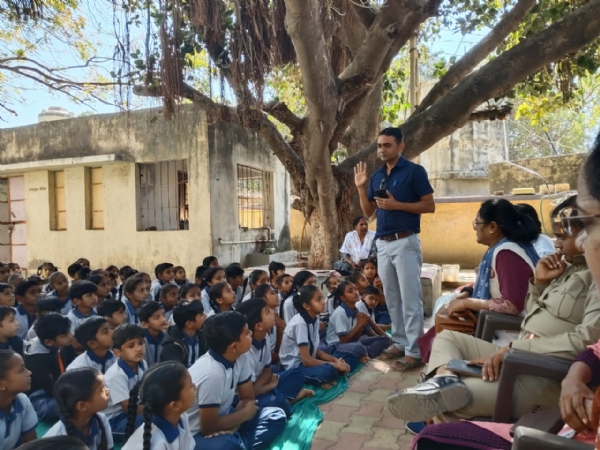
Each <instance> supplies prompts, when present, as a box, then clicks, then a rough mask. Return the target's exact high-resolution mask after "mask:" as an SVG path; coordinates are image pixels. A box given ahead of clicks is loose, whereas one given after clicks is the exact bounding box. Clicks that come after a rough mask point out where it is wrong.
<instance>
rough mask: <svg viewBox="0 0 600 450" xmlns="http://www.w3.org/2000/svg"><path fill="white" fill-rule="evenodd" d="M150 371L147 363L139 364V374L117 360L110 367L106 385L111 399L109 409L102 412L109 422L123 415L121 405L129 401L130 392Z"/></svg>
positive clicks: (123, 362) (105, 379)
mask: <svg viewBox="0 0 600 450" xmlns="http://www.w3.org/2000/svg"><path fill="white" fill-rule="evenodd" d="M146 370H148V365H147V364H146V361H142V362H141V363H138V372H137V374H136V373H134V372H133V370H131V368H130V367H129V366H128V365H127V363H126V362H125V361H123V360H122V359H119V358H117V362H116V363H115V364H113V365H112V366H110V368H109V369H108V370H107V371H106V374H105V375H104V383H105V384H106V387H107V388H108V389H109V390H110V399H109V400H108V406H107V408H106V409H105V410H104V411H102V414H104V415H105V416H106V417H107V418H108V419H109V420H110V419H112V418H113V417H116V416H118V415H119V414H121V413H123V414H126V412H125V411H123V408H121V405H120V403H121V402H122V401H125V400H129V392H130V391H131V390H132V389H133V387H134V386H135V385H136V384H137V382H138V381H140V380H141V379H142V375H144V372H145V371H146Z"/></svg>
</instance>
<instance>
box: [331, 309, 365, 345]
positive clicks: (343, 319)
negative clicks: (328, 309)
mask: <svg viewBox="0 0 600 450" xmlns="http://www.w3.org/2000/svg"><path fill="white" fill-rule="evenodd" d="M357 315H358V309H357V308H355V309H354V311H352V310H350V308H348V305H346V304H345V303H344V302H342V304H341V305H340V306H338V307H337V308H335V311H333V314H332V315H331V316H330V317H329V325H328V326H327V345H328V346H330V345H337V344H339V343H340V336H345V335H347V334H348V333H349V332H350V331H352V329H353V328H354V327H355V326H356V322H357V320H358V319H357Z"/></svg>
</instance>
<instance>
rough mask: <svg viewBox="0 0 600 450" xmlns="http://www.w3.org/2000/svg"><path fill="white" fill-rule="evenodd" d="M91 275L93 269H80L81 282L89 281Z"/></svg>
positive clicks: (78, 276)
mask: <svg viewBox="0 0 600 450" xmlns="http://www.w3.org/2000/svg"><path fill="white" fill-rule="evenodd" d="M91 274H92V269H90V268H89V267H81V269H79V272H77V278H78V279H79V280H87V279H88V278H89V277H90V275H91Z"/></svg>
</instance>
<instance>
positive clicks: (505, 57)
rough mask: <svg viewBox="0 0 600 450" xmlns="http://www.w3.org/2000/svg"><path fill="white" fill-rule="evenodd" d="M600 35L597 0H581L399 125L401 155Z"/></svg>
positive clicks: (350, 161) (416, 150)
mask: <svg viewBox="0 0 600 450" xmlns="http://www.w3.org/2000/svg"><path fill="white" fill-rule="evenodd" d="M599 36H600V0H592V1H590V2H589V3H586V4H585V5H583V6H582V7H580V8H579V9H577V10H576V11H574V12H573V13H571V14H570V15H568V16H566V17H565V18H563V19H561V20H559V21H558V22H555V23H553V24H552V25H550V26H549V27H548V28H546V29H545V30H543V31H540V32H538V33H536V34H535V35H533V36H531V37H529V38H527V39H525V40H524V41H522V42H520V43H519V44H517V45H516V46H514V47H513V48H511V49H509V50H507V51H506V52H504V53H502V54H501V55H500V56H498V57H497V58H495V59H493V60H491V61H490V62H488V63H487V64H485V65H484V66H483V67H481V68H480V69H478V70H476V71H475V72H473V73H472V74H471V75H469V76H468V77H466V78H464V79H463V80H462V81H461V82H460V83H458V84H457V85H456V87H454V88H453V89H452V90H450V91H449V92H448V93H447V94H446V95H444V96H443V97H442V98H441V99H440V100H438V101H437V102H435V103H434V104H433V105H431V106H430V107H429V108H428V109H427V110H426V111H423V112H421V113H419V114H413V115H412V116H411V117H410V118H409V119H408V120H407V121H406V122H405V123H404V125H402V131H403V132H404V135H405V137H406V149H405V150H404V155H405V156H406V157H407V158H409V159H411V158H414V157H415V156H417V155H419V154H420V153H422V152H424V151H425V150H427V149H428V148H430V147H431V146H432V145H433V144H435V143H436V142H438V141H439V140H440V139H442V138H443V137H445V136H448V135H449V134H451V133H453V132H454V131H456V130H457V129H459V128H461V127H462V126H464V125H465V123H467V122H468V121H469V119H470V118H471V113H472V112H473V111H474V110H475V108H477V107H478V106H479V105H481V104H483V103H484V102H485V101H487V100H488V99H490V98H495V97H502V96H504V95H506V94H507V93H508V92H509V91H510V90H511V89H512V88H513V87H514V86H515V85H516V84H517V83H519V82H521V81H523V80H524V79H525V78H527V77H528V76H529V75H531V74H533V73H535V72H537V71H539V70H540V69H541V68H543V67H545V66H547V65H549V64H551V63H552V62H554V61H558V60H559V59H561V58H563V57H564V56H565V55H568V54H570V53H574V52H576V51H578V50H579V49H581V48H582V47H585V46H586V45H588V44H590V43H591V42H593V41H594V40H596V39H597V38H598V37H599ZM376 148H377V146H376V143H371V144H370V145H369V146H367V147H365V148H364V149H362V150H361V151H360V152H358V153H356V154H354V155H352V156H351V157H349V158H347V159H346V160H345V161H343V162H342V163H341V164H340V165H339V166H338V168H339V169H340V170H343V171H347V172H348V171H351V170H352V168H353V167H354V166H355V165H356V164H357V163H358V162H360V161H363V160H366V159H368V158H369V156H371V157H373V155H374V153H375V149H376Z"/></svg>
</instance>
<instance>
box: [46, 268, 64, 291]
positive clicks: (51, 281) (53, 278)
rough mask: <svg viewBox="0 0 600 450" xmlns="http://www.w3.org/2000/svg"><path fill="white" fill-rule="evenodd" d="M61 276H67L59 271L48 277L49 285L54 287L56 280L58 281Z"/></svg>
mask: <svg viewBox="0 0 600 450" xmlns="http://www.w3.org/2000/svg"><path fill="white" fill-rule="evenodd" d="M61 275H62V276H63V277H64V276H65V274H64V273H62V272H58V271H57V272H52V273H51V274H50V276H49V277H48V284H50V286H51V287H54V280H56V279H57V278H58V277H60V276H61ZM65 278H66V277H65Z"/></svg>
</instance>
